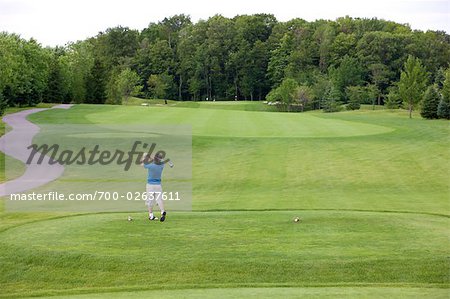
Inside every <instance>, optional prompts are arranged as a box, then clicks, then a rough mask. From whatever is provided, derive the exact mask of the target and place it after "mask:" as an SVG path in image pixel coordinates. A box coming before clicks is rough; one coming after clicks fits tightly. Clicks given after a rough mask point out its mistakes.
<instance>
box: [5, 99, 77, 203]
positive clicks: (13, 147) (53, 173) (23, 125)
mask: <svg viewBox="0 0 450 299" xmlns="http://www.w3.org/2000/svg"><path fill="white" fill-rule="evenodd" d="M70 107H72V105H69V104H62V105H56V106H53V107H52V108H51V109H54V108H57V109H69V108H70ZM43 110H48V109H47V108H42V109H41V108H36V109H29V110H24V111H20V112H17V113H13V114H8V115H6V116H4V117H3V122H5V123H6V124H8V125H9V126H10V127H11V128H12V130H11V131H9V132H8V133H6V134H5V135H3V136H2V137H0V151H2V152H4V153H5V154H6V155H8V156H10V157H13V158H15V159H17V160H19V161H21V162H23V163H25V162H26V161H27V159H28V157H29V155H30V152H31V149H27V147H28V146H30V145H31V144H32V141H33V137H34V136H35V135H36V134H37V133H38V132H39V130H40V129H39V127H38V126H37V125H35V124H33V123H32V122H30V121H28V120H27V116H28V115H30V114H33V113H36V112H40V111H43ZM35 160H36V159H35ZM48 161H49V157H47V156H45V158H44V160H43V161H42V164H40V165H38V164H36V163H31V164H30V165H27V164H26V165H25V166H26V170H25V173H24V174H23V175H22V176H20V177H18V178H16V179H14V180H11V181H7V182H4V183H2V184H0V197H1V196H7V195H10V194H12V193H19V192H24V191H26V190H30V189H33V188H36V187H39V186H42V185H45V184H47V183H49V182H51V181H54V180H56V179H57V178H59V177H60V176H61V175H62V174H63V172H64V166H62V165H60V164H53V165H50V164H49V163H48ZM5 168H7V166H6V165H5ZM5 171H6V169H5Z"/></svg>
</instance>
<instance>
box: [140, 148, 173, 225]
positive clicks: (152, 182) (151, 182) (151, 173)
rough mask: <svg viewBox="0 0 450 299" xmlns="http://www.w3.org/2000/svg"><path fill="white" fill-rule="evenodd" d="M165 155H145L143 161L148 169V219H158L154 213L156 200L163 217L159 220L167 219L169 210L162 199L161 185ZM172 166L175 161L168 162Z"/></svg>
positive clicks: (146, 202)
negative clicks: (152, 156)
mask: <svg viewBox="0 0 450 299" xmlns="http://www.w3.org/2000/svg"><path fill="white" fill-rule="evenodd" d="M163 159H164V156H163V155H162V154H161V153H160V152H158V153H156V155H155V157H154V158H153V159H151V158H150V157H149V156H146V157H144V160H143V161H142V165H143V166H144V168H145V169H147V170H148V173H147V185H146V191H147V199H146V201H145V204H146V205H147V207H148V219H149V220H158V217H155V215H154V214H153V206H154V205H155V201H156V203H157V204H158V207H159V209H160V211H161V218H160V219H159V221H161V222H163V221H164V220H166V215H167V212H166V210H165V209H164V202H163V200H162V192H163V191H162V185H161V176H162V172H163V170H164V162H163ZM168 164H169V166H170V167H173V163H172V162H171V161H169V162H168Z"/></svg>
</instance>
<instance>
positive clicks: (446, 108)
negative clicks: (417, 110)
mask: <svg viewBox="0 0 450 299" xmlns="http://www.w3.org/2000/svg"><path fill="white" fill-rule="evenodd" d="M437 116H438V117H439V118H445V119H450V68H449V69H447V70H446V72H445V81H444V84H443V85H442V97H441V101H440V102H439V105H438V109H437Z"/></svg>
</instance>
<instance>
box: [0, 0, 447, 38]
mask: <svg viewBox="0 0 450 299" xmlns="http://www.w3.org/2000/svg"><path fill="white" fill-rule="evenodd" d="M181 13H184V14H187V15H190V16H191V19H192V21H194V22H197V21H198V20H200V19H203V20H206V19H208V17H211V16H213V15H215V14H221V15H223V16H225V17H234V16H236V15H242V14H255V13H271V14H273V15H275V17H276V18H277V19H278V20H279V21H288V20H290V19H293V18H302V19H305V20H307V21H314V20H317V19H327V20H335V19H336V18H338V17H343V16H346V15H348V16H351V17H360V18H373V17H376V18H378V19H385V20H390V21H395V22H397V23H401V24H405V23H407V24H409V25H410V26H411V28H412V29H418V30H423V31H426V30H443V31H446V32H447V33H450V0H371V1H363V0H359V1H358V0H334V1H333V0H312V1H311V0H309V1H301V0H297V1H295V0H271V1H267V0H259V1H255V0H220V1H216V0H209V1H208V0H158V1H152V0H147V1H145V0H121V1H117V0H0V31H6V32H9V33H16V34H19V35H20V36H22V37H23V38H26V39H29V38H34V39H36V40H37V41H38V42H39V43H41V44H42V45H43V46H56V45H60V46H63V45H65V44H66V43H67V42H69V41H73V42H75V41H77V40H84V39H86V38H88V37H92V36H95V35H97V34H98V32H100V31H105V30H106V29H107V28H110V27H115V26H118V25H121V26H124V27H129V28H132V29H138V30H142V29H144V28H146V27H147V26H148V24H149V23H151V22H158V21H161V20H162V19H164V18H165V17H170V16H173V15H175V14H181Z"/></svg>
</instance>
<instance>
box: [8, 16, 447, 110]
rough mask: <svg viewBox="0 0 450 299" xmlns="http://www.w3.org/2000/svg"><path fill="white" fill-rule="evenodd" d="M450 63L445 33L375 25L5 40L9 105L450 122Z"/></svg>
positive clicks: (178, 19)
mask: <svg viewBox="0 0 450 299" xmlns="http://www.w3.org/2000/svg"><path fill="white" fill-rule="evenodd" d="M449 63H450V36H449V35H448V34H447V33H445V32H443V31H427V32H423V31H417V30H411V28H410V27H409V26H408V25H404V24H398V23H395V22H391V21H386V20H380V19H376V18H373V19H360V18H350V17H342V18H338V19H336V20H335V21H330V20H317V21H314V22H307V21H305V20H302V19H293V20H290V21H287V22H279V21H277V20H276V18H275V17H274V16H273V15H270V14H256V15H241V16H236V17H234V18H226V17H223V16H221V15H216V16H213V17H211V18H209V19H208V20H200V21H198V22H197V23H193V22H192V21H191V20H190V17H189V16H186V15H176V16H173V17H170V18H165V19H164V20H162V21H160V22H158V23H150V24H149V26H148V27H147V28H145V29H143V30H142V31H137V30H132V29H129V28H127V27H121V26H119V27H115V28H109V29H107V30H106V31H105V32H100V33H98V35H97V36H95V37H92V38H88V39H86V40H84V41H78V42H73V43H69V44H67V45H65V46H63V47H60V46H58V47H55V48H50V47H46V48H44V47H42V46H41V45H40V44H39V43H38V42H37V41H36V40H34V39H31V40H25V39H22V38H21V37H20V36H19V35H16V34H12V33H7V32H3V33H0V103H1V105H2V107H4V106H5V105H9V106H17V105H34V104H36V103H38V102H41V101H44V102H51V103H61V102H62V103H69V102H74V103H98V104H101V103H109V104H121V103H122V101H127V99H128V97H130V96H138V97H142V98H147V99H151V98H159V99H173V100H180V101H192V100H194V101H204V100H217V101H219V100H268V101H270V102H273V103H277V105H279V106H280V109H281V108H282V109H286V110H291V111H303V110H310V109H323V110H324V111H337V110H339V109H341V107H342V106H343V104H345V105H346V107H347V108H348V109H358V108H359V105H360V104H373V105H388V106H389V108H397V107H400V106H401V105H403V106H404V107H405V108H407V109H410V110H412V109H416V107H419V106H420V107H421V109H422V113H423V115H424V116H425V117H428V118H438V117H444V118H448V117H449V112H448V110H449V106H450V104H449V101H450V100H449V84H450V77H449V76H450V74H449V71H448V68H449ZM446 78H447V79H446ZM419 104H420V105H419ZM424 111H425V112H424ZM438 114H439V115H438Z"/></svg>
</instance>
